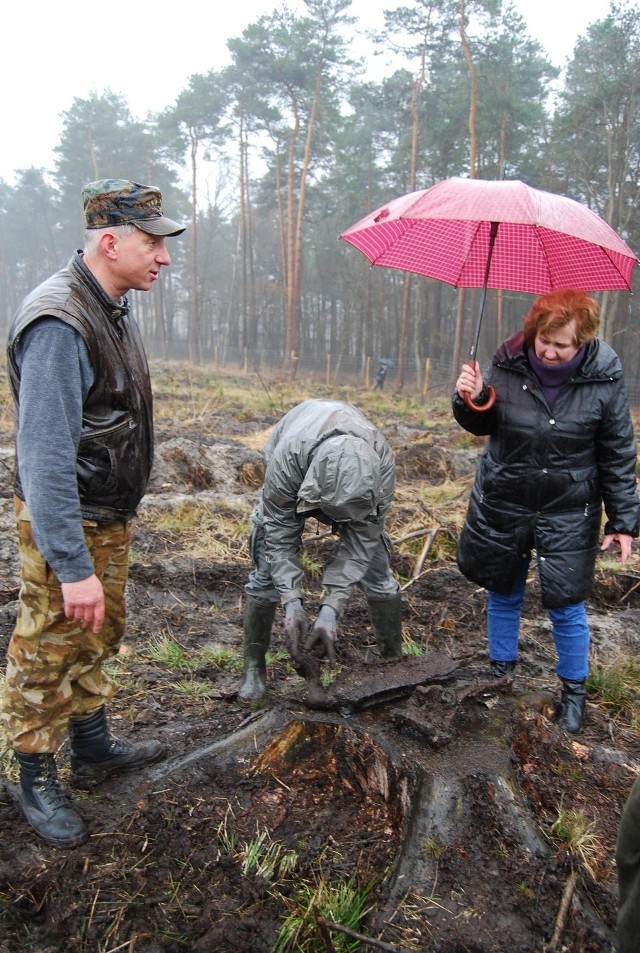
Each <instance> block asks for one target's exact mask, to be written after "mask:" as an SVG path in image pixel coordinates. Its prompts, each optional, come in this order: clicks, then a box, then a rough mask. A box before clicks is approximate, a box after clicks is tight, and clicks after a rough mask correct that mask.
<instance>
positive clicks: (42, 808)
mask: <svg viewBox="0 0 640 953" xmlns="http://www.w3.org/2000/svg"><path fill="white" fill-rule="evenodd" d="M15 756H16V759H17V761H18V764H19V765H20V782H19V784H18V785H16V786H15V789H14V791H15V795H16V798H17V800H18V803H19V804H20V807H21V808H22V810H23V811H24V815H25V817H26V819H27V820H28V821H29V823H30V824H31V826H32V828H33V829H34V831H35V832H36V834H38V836H39V837H41V838H42V840H45V841H46V842H47V843H48V844H53V846H54V847H77V846H78V844H83V843H84V842H85V841H86V839H87V837H88V833H87V828H86V827H85V823H84V821H83V820H82V818H81V817H80V815H79V814H76V812H75V811H74V810H73V808H72V807H71V805H70V803H69V800H68V798H67V795H66V794H65V792H64V791H63V789H62V787H61V785H60V781H59V780H58V772H57V769H56V759H55V757H54V755H52V754H23V753H22V752H20V751H16V752H15Z"/></svg>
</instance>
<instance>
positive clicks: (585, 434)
mask: <svg viewBox="0 0 640 953" xmlns="http://www.w3.org/2000/svg"><path fill="white" fill-rule="evenodd" d="M484 379H485V382H486V383H487V384H493V386H494V387H495V389H496V393H497V395H498V396H497V400H496V402H495V404H494V406H493V407H492V408H491V410H489V411H486V412H483V413H478V412H477V411H474V410H470V409H469V408H468V407H467V406H466V404H465V403H464V402H463V401H462V399H461V398H460V396H459V395H458V394H457V393H456V394H454V397H453V412H454V416H455V418H456V420H457V421H458V423H459V424H461V426H463V427H464V428H465V430H468V431H469V432H470V433H473V434H477V435H482V434H484V435H487V436H488V437H489V441H488V443H487V446H486V448H485V450H484V453H483V455H482V458H481V460H480V464H479V466H478V471H477V474H476V480H475V484H474V487H473V490H472V492H471V498H470V501H469V509H468V512H467V518H466V521H465V524H464V527H463V529H462V533H461V535H460V541H459V544H458V565H459V567H460V569H461V571H462V573H463V574H464V575H465V576H466V577H467V579H470V580H471V581H472V582H475V583H477V584H478V585H480V586H482V587H483V588H485V589H489V590H492V591H494V592H499V593H502V594H505V595H506V594H508V593H509V592H511V590H512V588H513V585H514V582H515V576H516V573H517V571H518V567H519V566H520V565H521V563H522V559H523V558H526V557H528V555H529V554H530V552H531V550H532V549H535V550H536V553H537V558H538V573H539V577H540V585H541V594H542V603H543V605H544V606H545V607H546V608H550V609H559V608H563V607H565V606H568V605H575V604H576V603H578V602H582V601H583V600H584V599H585V598H586V597H587V595H588V593H589V590H590V588H591V584H592V581H593V573H594V567H595V560H596V556H597V553H598V541H599V536H600V531H601V520H602V506H603V503H604V509H605V512H606V515H607V522H606V525H605V527H604V532H605V533H607V534H609V533H624V534H628V535H631V536H636V535H637V533H638V517H639V506H638V495H637V490H636V475H635V467H636V448H635V443H634V435H633V427H632V423H631V419H630V415H629V406H628V402H627V396H626V392H625V387H624V381H623V375H622V366H621V363H620V359H619V358H618V356H617V354H616V353H615V351H613V350H612V349H611V348H610V347H609V345H608V344H606V343H605V342H604V341H601V340H599V339H595V340H593V341H590V342H589V343H588V344H587V345H586V354H585V358H584V361H583V362H582V365H581V366H580V368H579V369H578V370H577V371H576V372H575V374H574V375H573V377H572V378H571V379H570V380H569V381H568V382H567V383H566V384H565V386H564V387H563V388H562V389H561V391H560V392H559V394H558V396H557V398H556V400H555V401H554V404H553V409H550V408H549V405H548V404H547V401H546V399H545V396H544V393H543V390H542V386H541V384H540V382H539V381H538V378H537V377H536V375H535V374H534V372H533V370H532V369H531V366H530V364H529V361H528V360H527V355H526V348H525V344H524V335H523V333H522V332H521V331H520V332H518V333H517V334H515V335H513V337H511V338H509V340H508V341H505V342H504V343H503V344H502V345H501V347H500V348H499V350H498V352H497V353H496V355H495V357H494V359H493V363H492V365H491V367H490V368H489V370H488V371H487V372H486V373H485V374H484Z"/></svg>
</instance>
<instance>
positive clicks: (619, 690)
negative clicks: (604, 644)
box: [586, 656, 640, 722]
mask: <svg viewBox="0 0 640 953" xmlns="http://www.w3.org/2000/svg"><path fill="white" fill-rule="evenodd" d="M586 686H587V691H588V693H589V696H590V698H591V699H592V700H593V701H596V702H597V703H598V704H600V705H603V706H604V707H606V708H608V709H609V710H610V712H611V714H612V715H617V716H621V717H623V718H624V719H625V720H626V721H628V722H631V721H633V720H635V719H637V712H638V703H639V702H640V664H639V663H638V660H637V659H636V658H633V657H631V656H620V657H619V658H617V659H615V660H614V661H613V662H611V663H610V664H608V665H599V664H598V663H597V662H596V663H594V664H593V665H592V666H591V671H590V672H589V675H588V677H587V681H586Z"/></svg>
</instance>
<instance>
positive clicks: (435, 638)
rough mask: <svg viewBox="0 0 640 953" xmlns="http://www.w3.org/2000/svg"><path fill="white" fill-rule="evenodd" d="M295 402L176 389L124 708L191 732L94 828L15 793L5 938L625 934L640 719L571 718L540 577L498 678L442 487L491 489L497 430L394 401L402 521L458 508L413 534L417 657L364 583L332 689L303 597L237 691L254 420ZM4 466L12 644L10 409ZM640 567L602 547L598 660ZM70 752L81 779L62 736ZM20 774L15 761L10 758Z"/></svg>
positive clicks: (258, 425)
mask: <svg viewBox="0 0 640 953" xmlns="http://www.w3.org/2000/svg"><path fill="white" fill-rule="evenodd" d="M159 407H160V410H162V405H161V402H160V405H159ZM278 416H279V415H278V414H277V413H275V412H274V413H273V414H262V415H253V416H251V415H248V414H247V413H246V412H245V411H243V410H242V409H241V408H238V407H237V406H235V405H234V406H229V407H224V406H223V407H217V408H216V410H215V411H212V412H211V413H208V414H203V415H201V417H200V419H199V420H198V421H196V422H195V423H194V422H193V421H191V422H190V423H188V424H184V423H180V424H177V425H175V426H173V427H172V426H171V425H170V424H168V423H167V421H166V419H164V417H163V415H162V413H160V425H159V427H158V454H157V461H156V467H155V470H154V477H153V481H152V486H151V488H150V492H149V494H148V495H147V497H146V498H145V500H144V503H143V506H142V508H141V514H140V518H139V520H138V521H137V524H136V530H135V538H134V545H133V553H132V564H131V575H130V583H129V589H128V602H129V628H128V636H127V641H126V652H123V653H122V654H121V655H120V656H119V657H118V659H117V660H116V661H115V662H114V663H113V666H112V668H113V671H114V673H115V675H116V677H117V678H118V680H119V682H120V684H121V690H120V693H119V695H118V696H117V699H116V700H115V702H114V703H113V705H112V706H111V722H112V726H113V728H114V730H115V732H116V733H119V734H121V735H122V736H126V737H128V738H131V739H135V738H142V737H147V736H152V735H153V736H155V737H159V738H161V739H162V740H163V741H164V742H165V744H166V746H167V751H168V756H167V758H166V760H165V761H163V762H161V763H159V764H156V765H154V766H151V767H149V768H148V769H147V770H145V771H143V772H141V773H140V774H138V775H136V776H133V777H132V776H126V775H122V776H121V777H118V778H115V779H111V780H110V781H108V782H106V783H104V784H103V785H101V786H99V787H98V788H96V789H94V790H93V791H91V792H86V791H79V790H73V789H72V791H71V793H72V795H73V797H74V800H75V803H76V806H77V808H78V810H79V811H80V812H81V813H82V815H83V816H84V817H85V819H86V821H87V824H88V826H89V829H90V834H91V836H90V839H89V841H88V843H86V844H85V845H83V846H82V847H79V848H77V849H75V850H58V849H55V848H51V847H48V846H46V845H45V844H43V843H42V842H39V841H38V840H37V839H36V838H35V837H34V836H32V833H31V832H30V830H29V828H28V826H27V824H26V822H25V820H24V819H23V817H22V815H21V813H20V811H19V810H18V809H17V808H16V806H15V804H14V802H13V799H12V798H11V796H10V794H9V793H8V789H7V792H6V793H4V794H2V793H0V837H1V843H2V853H1V856H0V950H2V953H18V951H26V950H30V951H36V953H63V951H65V953H115V951H117V950H124V951H129V953H132V951H135V953H184V951H189V953H223V951H230V953H231V951H232V953H242V951H247V953H261V951H274V950H281V951H284V950H290V951H294V950H309V951H312V950H314V951H324V950H327V951H331V950H347V949H350V950H365V949H383V950H391V951H393V950H396V951H401V950H402V951H410V950H425V951H426V950H429V951H431V950H433V951H438V953H462V951H465V953H466V951H468V953H471V951H473V953H526V951H536V953H542V951H543V950H547V951H551V950H558V951H560V950H563V951H565V953H605V951H606V953H610V951H611V949H612V944H613V930H614V927H615V915H616V889H617V885H616V874H615V865H614V856H613V850H614V843H615V837H616V833H617V828H618V822H619V817H620V812H621V809H622V806H623V804H624V801H625V799H626V797H627V795H628V792H629V790H630V788H631V784H632V782H633V779H634V777H635V774H636V772H637V769H638V763H639V761H640V745H639V742H638V733H637V730H635V729H636V725H635V724H634V723H633V721H632V720H630V719H629V718H628V717H623V716H622V715H621V714H620V712H619V711H617V710H615V709H614V708H612V707H611V706H606V705H605V704H603V703H602V702H601V701H599V700H597V699H593V698H590V700H589V702H588V706H587V719H586V726H585V730H584V731H583V733H582V734H581V735H580V736H579V737H577V738H575V737H570V736H567V735H566V734H564V733H563V732H561V731H560V730H559V729H558V728H557V727H556V726H555V724H554V722H553V717H552V716H553V702H554V699H555V697H556V694H557V684H556V679H555V676H554V674H553V671H554V655H553V649H552V645H551V641H550V632H549V626H548V623H547V620H546V617H545V615H544V614H543V613H542V612H541V611H540V607H539V602H538V599H537V592H536V586H535V580H532V582H531V585H530V589H529V592H528V595H527V601H526V605H525V618H524V620H523V630H522V659H521V664H520V666H519V668H518V672H517V675H516V678H515V679H514V680H513V682H512V683H510V684H507V685H506V686H501V687H500V690H497V689H496V686H495V684H494V682H493V681H492V680H491V679H489V678H488V674H487V657H486V645H485V635H484V617H483V608H484V597H483V593H482V592H479V591H477V590H476V589H475V588H474V587H472V586H471V585H469V584H468V583H467V582H466V581H465V580H464V579H463V578H462V577H461V576H460V575H459V573H458V571H457V569H456V567H455V562H454V560H453V543H454V537H455V532H454V531H453V530H452V529H451V527H450V526H446V525H443V522H442V518H441V516H439V515H437V514H435V515H434V510H433V508H431V507H430V504H429V503H428V502H427V501H425V498H423V496H422V495H421V494H422V491H423V490H424V488H425V487H428V486H432V487H433V486H436V485H437V484H438V483H440V482H442V481H443V480H447V481H449V480H451V481H458V484H457V485H458V486H460V487H462V491H461V492H462V496H464V494H465V493H466V492H467V491H468V486H469V480H470V474H471V473H472V471H473V469H474V466H475V461H476V458H477V453H478V448H477V447H471V448H467V449H464V450H462V449H460V441H459V431H458V429H457V428H456V425H455V424H452V423H451V421H450V420H449V418H448V415H446V414H444V415H441V417H440V419H439V422H437V423H436V424H435V425H434V424H433V422H431V423H430V424H429V426H425V425H424V418H419V419H417V421H416V424H415V426H412V425H411V424H409V425H408V424H407V423H406V421H405V422H404V423H403V424H402V425H400V424H399V423H398V421H397V420H395V419H394V417H393V414H392V413H388V414H386V416H385V417H384V419H383V420H382V423H381V425H382V428H383V429H384V430H385V432H386V433H387V436H388V438H389V440H390V442H391V443H392V445H393V447H394V449H395V450H396V454H397V459H398V473H399V493H398V502H397V505H396V506H395V507H394V511H393V516H392V519H391V523H390V530H391V534H392V537H393V538H394V539H395V540H398V539H400V538H401V537H402V536H405V535H407V534H408V533H410V532H415V531H417V530H420V529H424V530H426V531H429V530H435V529H438V530H439V532H438V534H433V540H432V542H433V545H432V547H431V549H430V550H429V553H428V555H427V557H426V559H425V561H424V564H423V565H422V566H421V567H418V557H419V556H420V554H421V549H422V546H423V543H424V540H425V539H428V538H429V537H428V536H420V537H417V538H416V542H415V544H414V545H413V548H411V547H408V546H407V544H406V543H405V544H404V545H398V546H396V547H394V554H393V567H394V570H395V571H396V572H397V574H398V576H399V578H400V581H401V583H402V585H403V589H404V638H405V643H406V652H407V653H408V654H406V655H405V657H404V658H403V659H402V660H401V661H397V662H384V661H383V660H381V659H380V658H379V656H378V654H377V650H376V647H375V640H374V638H373V635H372V631H371V628H370V625H369V622H368V617H367V608H366V602H365V601H364V599H363V597H362V595H361V594H360V593H356V594H355V595H354V597H353V599H352V601H351V603H350V605H349V608H348V610H347V613H346V615H345V617H344V619H343V620H342V622H341V625H340V633H339V634H340V639H339V653H338V654H339V658H338V666H337V667H336V669H335V670H334V671H332V672H331V673H329V674H330V675H331V677H332V678H333V681H332V682H331V683H330V684H328V687H327V690H326V695H325V696H323V698H322V699H321V703H320V704H318V699H316V700H315V701H314V702H313V705H314V707H310V706H309V698H308V697H307V694H306V690H307V686H306V684H305V682H304V680H303V679H301V678H300V677H299V676H298V675H296V673H295V672H294V671H293V669H292V668H291V666H290V664H289V660H288V658H287V656H286V653H285V652H284V650H283V648H284V646H283V632H282V617H281V615H279V616H278V618H277V621H276V626H275V629H274V636H273V644H272V655H271V657H270V664H269V685H270V690H269V695H268V698H267V700H266V701H265V703H264V704H262V705H259V706H254V708H250V707H249V708H248V707H247V706H243V705H241V704H239V702H238V700H237V697H236V692H237V688H238V686H239V683H240V672H239V669H238V661H237V654H236V653H238V652H239V651H240V648H241V631H242V593H243V585H244V582H245V579H246V575H247V571H248V569H249V562H248V556H247V550H246V544H245V530H246V526H247V523H248V518H249V514H250V511H251V507H252V505H253V502H254V501H255V499H256V497H257V487H258V486H259V482H260V475H261V457H260V455H259V453H258V452H257V451H256V450H255V449H254V447H253V446H252V445H251V444H252V443H255V442H256V440H257V439H258V438H259V435H260V433H261V432H262V431H264V430H265V429H266V428H267V427H269V426H270V425H272V424H273V423H274V422H275V420H276V419H277V418H278ZM253 438H255V439H253ZM0 467H1V468H2V473H3V475H4V476H3V479H2V488H1V490H0V492H1V494H2V499H0V504H1V507H0V560H1V561H2V568H3V570H4V572H3V580H4V581H3V583H2V588H1V590H0V596H1V603H2V605H1V608H0V639H1V643H2V647H3V649H4V648H6V644H7V642H8V639H9V636H10V633H11V629H12V625H13V621H14V618H15V611H16V597H17V567H16V553H15V545H14V541H13V525H12V518H11V498H10V497H11V472H12V463H11V434H10V432H9V431H8V430H7V431H6V432H4V433H2V434H1V435H0ZM194 507H195V510H194V512H195V514H196V525H195V527H194V526H193V525H192V524H191V525H189V524H188V523H187V517H188V515H189V513H190V512H191V510H193V508H194ZM190 508H191V509H190ZM177 514H178V515H180V517H181V520H182V522H180V520H179V519H178V518H177ZM192 515H193V514H192ZM172 516H173V517H175V519H174V520H173V521H172V519H171V517H172ZM198 520H199V521H200V529H199V527H198ZM233 527H235V528H236V530H237V532H234V531H232V529H230V528H233ZM205 536H206V540H205ZM212 540H213V541H214V543H216V541H217V543H216V544H217V545H218V550H216V548H215V545H214V546H213V548H212V546H211V541H212ZM438 540H440V545H436V543H437V541H438ZM331 545H332V540H331V538H330V537H327V536H326V535H322V534H321V535H317V534H316V527H315V526H313V525H309V526H308V534H307V538H306V542H305V551H306V553H307V555H308V559H309V566H310V577H309V578H310V592H309V603H310V605H311V606H314V605H317V604H318V599H319V594H320V591H319V588H318V578H319V577H318V574H317V571H313V565H314V564H315V565H317V564H319V565H321V564H322V563H323V561H324V560H325V559H326V554H327V552H328V548H329V547H330V546H331ZM212 553H213V555H212ZM216 553H217V554H216ZM414 574H415V575H417V578H415V579H412V576H413V575H414ZM639 580H640V569H639V566H638V561H637V557H636V556H634V558H633V560H632V562H631V563H630V564H628V566H627V568H626V570H625V572H624V573H616V572H614V571H613V570H612V569H611V568H610V567H608V566H607V564H606V563H604V562H603V563H602V565H601V566H600V567H599V569H598V574H597V581H596V586H595V589H594V593H593V597H592V600H591V602H590V607H589V608H590V617H591V621H592V628H593V655H594V660H595V661H597V663H598V664H600V665H609V664H611V663H613V662H615V660H616V659H617V658H618V657H619V656H628V655H632V656H637V652H638V643H639V641H640V635H639V630H638V617H639V613H640V601H639V600H640V595H639V593H640V586H639ZM417 653H419V654H417ZM327 681H328V679H327ZM59 764H60V766H61V775H62V776H63V777H64V778H67V777H68V772H67V764H68V752H67V751H66V750H65V749H62V750H61V751H60V752H59ZM2 770H3V774H4V776H5V779H6V780H7V781H11V780H12V779H15V767H14V766H13V765H12V764H11V762H10V760H9V759H8V758H5V759H4V761H3V764H2ZM567 817H578V818H581V819H582V821H583V822H584V825H585V829H586V832H587V833H586V835H585V837H584V838H583V851H582V854H581V853H580V851H579V850H578V849H574V848H572V847H570V846H568V844H567V841H566V838H563V836H562V829H561V827H560V825H559V823H558V822H559V819H561V820H562V819H565V820H566V818H567ZM574 883H575V889H572V887H573V885H574ZM331 891H332V893H331V896H332V897H333V901H332V902H331V903H326V902H325V901H326V897H327V895H328V894H329V893H330V892H331ZM349 891H352V892H353V891H355V892H356V894H357V896H358V897H359V900H360V902H361V903H362V905H363V907H364V910H365V911H366V913H365V915H364V916H363V917H361V918H360V919H359V920H358V919H356V920H349V919H348V918H347V913H346V912H345V910H344V908H343V907H341V906H340V897H341V896H342V895H344V894H346V895H347V896H348V895H349ZM563 900H564V901H566V902H565V903H563ZM283 928H284V929H285V932H284V933H283V932H281V931H282V930H283Z"/></svg>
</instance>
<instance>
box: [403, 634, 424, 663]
mask: <svg viewBox="0 0 640 953" xmlns="http://www.w3.org/2000/svg"><path fill="white" fill-rule="evenodd" d="M402 654H403V655H410V656H412V657H414V658H415V657H418V656H420V655H422V646H421V645H419V644H418V643H417V642H416V640H415V639H414V638H413V636H411V635H407V633H406V632H405V631H404V630H403V632H402Z"/></svg>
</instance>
